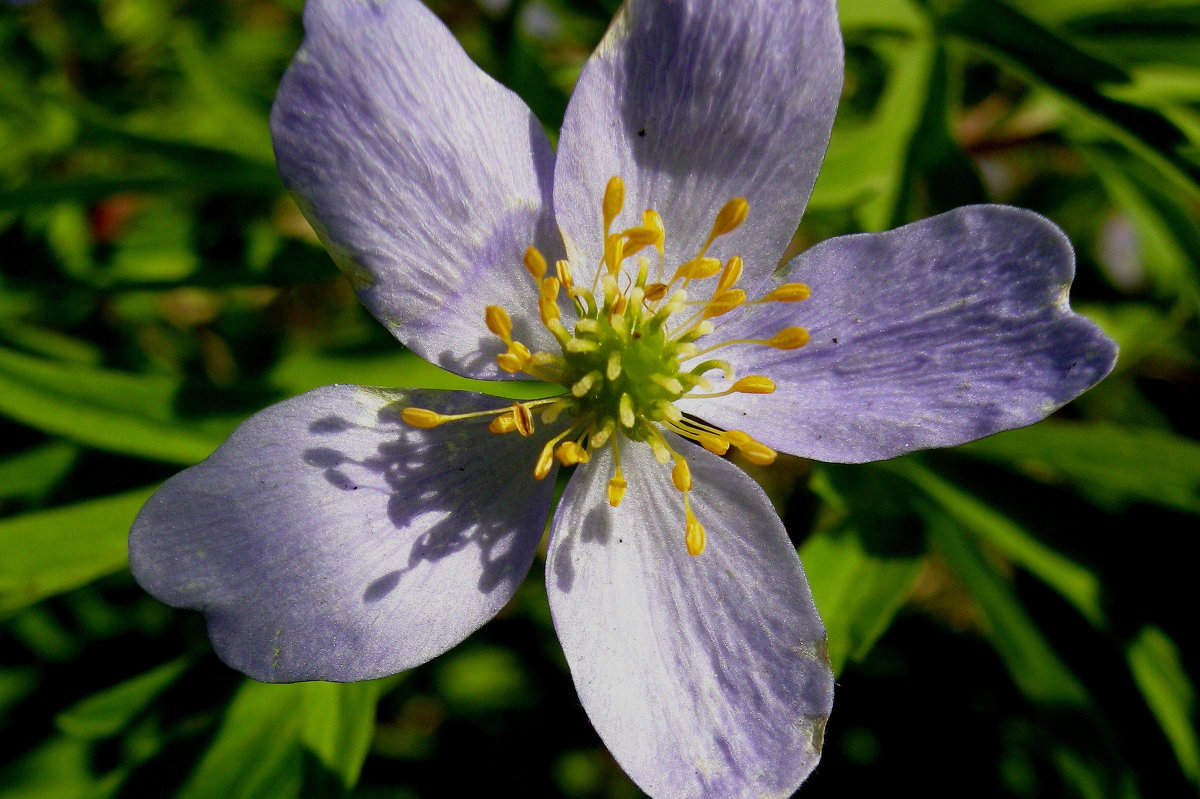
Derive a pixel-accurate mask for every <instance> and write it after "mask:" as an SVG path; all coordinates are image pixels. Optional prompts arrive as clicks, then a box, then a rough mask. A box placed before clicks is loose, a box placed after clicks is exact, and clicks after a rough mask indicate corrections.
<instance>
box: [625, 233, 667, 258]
mask: <svg viewBox="0 0 1200 799" xmlns="http://www.w3.org/2000/svg"><path fill="white" fill-rule="evenodd" d="M621 235H622V236H624V237H625V255H633V254H634V253H635V252H637V251H638V250H640V249H642V248H643V247H648V246H650V245H651V244H657V243H658V239H659V236H661V235H662V231H661V230H656V229H655V228H650V227H644V226H642V227H631V228H629V229H628V230H626V231H624V232H623V233H622V234H621Z"/></svg>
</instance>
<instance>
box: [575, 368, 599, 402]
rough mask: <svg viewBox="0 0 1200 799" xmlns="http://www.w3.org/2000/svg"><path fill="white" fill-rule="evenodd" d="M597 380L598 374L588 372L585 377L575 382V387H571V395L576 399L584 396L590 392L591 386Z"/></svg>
mask: <svg viewBox="0 0 1200 799" xmlns="http://www.w3.org/2000/svg"><path fill="white" fill-rule="evenodd" d="M599 379H600V373H599V372H588V373H587V374H586V375H584V376H583V377H581V378H579V379H578V380H576V381H575V385H573V386H571V394H573V395H574V396H576V397H582V396H583V395H584V394H586V393H588V392H589V391H591V390H592V386H594V385H596V381H597V380H599Z"/></svg>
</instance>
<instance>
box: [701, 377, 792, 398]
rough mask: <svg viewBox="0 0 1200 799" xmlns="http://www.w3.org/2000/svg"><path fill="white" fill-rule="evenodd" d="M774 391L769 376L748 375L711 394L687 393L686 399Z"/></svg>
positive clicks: (773, 385)
mask: <svg viewBox="0 0 1200 799" xmlns="http://www.w3.org/2000/svg"><path fill="white" fill-rule="evenodd" d="M774 391H775V381H773V380H772V379H771V378H769V377H763V376H762V375H749V376H747V377H743V378H740V379H738V380H737V381H736V382H735V383H734V384H733V385H732V386H730V387H729V388H727V389H725V390H724V391H717V392H714V393H712V394H688V395H687V398H688V399H712V398H713V397H725V396H728V395H730V394H770V393H772V392H774Z"/></svg>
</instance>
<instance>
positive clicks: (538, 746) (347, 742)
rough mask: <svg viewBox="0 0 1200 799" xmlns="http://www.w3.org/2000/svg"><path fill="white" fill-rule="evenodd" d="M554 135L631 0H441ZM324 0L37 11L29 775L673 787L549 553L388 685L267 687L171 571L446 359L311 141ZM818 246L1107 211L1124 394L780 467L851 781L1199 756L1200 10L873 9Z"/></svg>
mask: <svg viewBox="0 0 1200 799" xmlns="http://www.w3.org/2000/svg"><path fill="white" fill-rule="evenodd" d="M430 4H431V6H432V7H433V8H434V10H435V11H436V12H437V13H438V14H439V15H440V16H441V17H442V18H443V19H444V20H445V21H446V23H447V24H448V25H449V26H450V28H451V29H452V30H453V31H454V33H455V34H456V35H457V36H458V37H459V39H460V40H461V41H462V43H463V45H464V47H466V49H467V50H468V52H470V54H471V55H472V56H473V57H474V58H475V59H476V60H477V62H478V63H479V64H480V65H482V66H483V68H484V69H486V70H487V71H488V72H490V73H491V74H493V75H494V76H495V77H496V78H498V79H499V80H500V81H502V82H503V83H505V84H507V85H508V86H510V87H512V88H513V89H514V90H516V91H517V92H518V93H519V94H520V95H521V96H522V97H524V98H525V100H526V101H527V102H528V103H529V104H530V105H531V107H532V108H533V109H534V111H535V112H536V113H537V114H538V115H539V116H540V118H541V119H542V121H543V122H544V123H545V125H546V127H547V129H548V130H550V131H551V135H552V136H553V135H554V133H553V132H554V131H556V130H557V128H558V125H559V123H560V121H561V118H562V114H563V110H564V108H565V105H566V100H567V97H568V94H569V90H570V87H571V86H572V84H573V82H574V80H575V77H576V75H577V74H578V70H579V67H580V64H581V63H582V62H583V60H584V59H585V58H586V56H587V54H588V53H589V51H590V50H591V48H592V47H593V46H594V45H595V43H596V41H597V40H598V39H599V37H600V36H601V34H602V33H603V31H604V29H605V26H606V25H607V22H608V20H609V18H610V17H611V14H612V12H613V11H614V10H615V7H616V3H615V2H614V1H613V0H478V2H472V0H431V3H430ZM300 11H301V2H300V0H105V1H104V2H98V3H93V2H84V1H83V0H37V1H36V2H31V3H23V4H12V3H3V4H0V514H2V515H3V518H2V519H0V752H2V753H3V754H0V796H3V797H5V799H8V798H9V797H22V798H25V799H32V798H33V797H38V798H39V799H40V798H43V797H44V798H46V799H50V798H51V797H54V798H57V797H81V798H83V797H89V798H90V797H159V796H161V797H169V796H178V797H187V798H188V799H196V798H205V797H270V798H274V797H297V796H305V797H313V796H315V797H323V796H342V795H348V794H353V795H354V796H356V797H380V798H382V797H397V798H404V799H408V798H410V797H444V796H472V795H494V794H508V793H511V794H512V795H518V796H534V797H537V796H562V797H636V796H639V795H640V794H639V792H638V790H637V789H636V788H635V787H634V786H633V785H632V784H631V783H630V782H629V781H628V780H627V778H625V777H624V776H623V775H622V773H621V771H620V769H619V768H618V767H617V766H616V765H615V763H614V762H613V761H612V760H611V758H610V757H609V756H608V755H607V754H606V752H605V750H604V749H603V747H602V746H601V745H600V743H599V740H598V739H597V737H596V735H595V734H594V732H593V731H592V730H591V728H590V727H589V725H588V723H587V720H586V718H585V716H584V714H583V711H582V709H581V708H580V706H579V703H578V700H577V699H576V696H575V693H574V691H573V688H572V685H571V681H570V677H569V675H568V673H567V671H566V667H565V664H564V661H563V658H562V655H561V652H560V650H559V648H558V644H557V642H556V640H555V638H554V635H553V630H552V628H551V624H550V619H549V613H548V609H547V606H546V600H545V593H544V589H543V585H542V578H541V575H540V562H539V563H536V564H535V566H534V569H533V572H532V574H531V575H530V577H529V579H528V580H527V582H526V583H525V585H524V587H523V588H522V589H521V591H520V592H519V593H518V595H517V597H516V599H515V600H514V601H513V602H512V603H511V605H510V606H509V607H508V608H506V610H505V611H504V612H503V613H502V614H501V616H500V618H499V619H497V620H496V621H494V622H493V623H491V624H489V625H487V626H486V627H485V628H484V629H483V630H482V631H480V632H479V633H477V634H476V635H474V636H472V637H471V638H470V639H469V640H468V641H467V642H465V643H464V644H462V645H461V646H459V647H458V648H456V649H454V650H452V651H451V652H450V653H448V654H447V655H445V656H443V657H441V658H439V659H437V660H435V661H434V662H433V663H431V664H428V665H427V666H425V667H422V668H419V669H416V670H415V671H412V672H408V673H405V674H402V675H398V676H396V677H394V678H390V679H387V680H383V681H378V682H374V683H363V684H357V685H332V684H325V683H309V684H302V685H293V686H267V685H260V684H257V683H253V682H251V681H249V680H246V679H245V678H243V677H241V676H240V675H238V674H237V673H235V672H232V671H230V670H229V669H227V668H225V667H224V666H223V665H221V664H220V663H219V662H218V661H217V660H216V659H215V657H214V656H213V654H212V652H211V650H210V648H209V646H208V643H207V640H206V638H205V633H204V626H203V623H202V620H201V619H200V617H199V616H198V614H195V613H191V612H180V611H174V610H171V609H169V608H166V607H164V606H163V605H161V604H159V603H158V602H157V601H155V600H153V599H151V598H150V597H148V596H146V595H145V594H144V593H143V592H141V591H140V590H139V589H138V587H137V586H136V585H135V584H134V583H133V581H132V580H131V578H130V576H129V574H128V571H127V568H126V552H125V537H126V534H127V531H128V528H129V524H130V522H131V520H132V518H133V515H134V513H135V512H136V510H137V509H138V507H139V506H140V504H141V502H142V501H143V500H144V499H145V497H146V496H147V495H148V494H149V493H150V492H151V491H152V490H153V488H154V486H155V485H157V484H158V483H159V482H161V481H162V480H163V479H165V478H166V477H168V476H170V475H171V474H173V473H174V472H175V471H177V470H178V469H179V468H181V467H183V466H186V465H188V464H192V463H195V462H196V461H197V460H199V459H201V458H203V457H204V456H205V455H207V454H208V453H209V452H210V451H211V450H212V449H213V448H214V447H215V446H216V445H217V444H219V443H220V442H221V441H222V439H223V437H224V436H225V435H226V434H227V433H228V432H229V431H230V430H231V429H232V428H233V426H234V425H236V423H237V422H238V421H239V420H241V419H243V418H245V417H246V416H247V415H249V414H250V413H252V412H254V411H255V410H257V409H259V408H262V407H264V406H265V405H267V404H269V403H271V402H273V401H276V400H279V399H281V398H284V397H287V396H290V395H293V394H296V393H299V392H301V391H304V390H307V389H310V388H313V387H316V386H318V385H322V384H326V383H333V382H352V383H362V384H374V385H391V386H398V385H403V386H432V387H446V386H453V385H456V384H457V379H456V378H453V377H451V376H448V375H446V374H445V373H441V372H439V371H437V370H435V369H434V368H432V367H429V366H427V365H425V364H424V363H423V362H421V361H419V360H418V359H416V358H415V357H414V356H412V355H411V354H409V353H406V352H405V351H403V348H401V347H400V346H399V345H398V344H397V343H396V342H395V341H394V340H393V339H392V338H391V337H390V336H389V335H388V334H387V333H386V332H385V331H384V330H383V328H382V327H380V326H379V325H378V324H376V323H375V322H374V321H373V320H372V319H371V318H370V317H369V316H368V315H367V314H366V313H365V312H364V311H363V310H362V309H361V308H360V307H359V305H358V304H357V302H356V301H355V299H354V297H353V294H352V292H351V291H350V289H349V287H348V285H347V283H346V281H345V280H344V279H343V278H342V277H341V276H339V275H338V274H337V272H336V270H335V269H334V267H333V265H332V263H331V262H330V260H329V258H328V257H327V256H326V255H325V253H324V252H323V251H322V250H321V248H320V247H319V246H318V245H317V244H316V243H315V237H314V236H313V234H312V232H311V230H310V229H309V228H308V226H307V224H306V223H305V222H304V220H303V219H302V217H301V216H300V215H299V213H298V211H297V209H296V207H295V205H294V204H293V203H292V202H291V200H290V199H289V198H288V197H287V195H286V194H285V192H284V191H283V188H282V186H281V185H280V182H279V178H278V176H277V174H276V172H275V169H274V165H273V161H272V154H271V142H270V138H269V135H268V130H267V121H266V120H267V112H268V109H269V107H270V102H271V98H272V95H273V92H274V90H275V87H276V85H277V83H278V80H279V77H280V75H281V73H282V71H283V69H284V68H285V66H286V64H287V61H288V58H289V57H290V55H291V54H292V52H293V51H294V50H295V48H296V46H297V45H298V43H299V41H300V37H301V27H300V20H299V16H300ZM841 12H842V24H843V28H844V31H845V37H846V44H847V80H846V89H845V94H844V98H843V101H842V105H841V110H840V113H839V117H838V121H837V125H836V128H835V130H834V135H833V142H832V145H831V148H830V152H829V156H828V158H827V159H826V162H825V167H824V170H823V172H822V174H821V178H820V181H819V183H818V185H817V189H816V193H815V194H814V196H813V200H812V204H811V207H810V210H809V213H808V216H807V217H806V218H805V220H804V223H803V225H802V227H801V229H800V231H799V233H798V234H797V243H798V245H799V246H806V245H807V244H810V243H813V242H816V241H819V240H821V239H824V238H826V237H828V236H832V235H837V234H842V233H850V232H855V231H862V230H880V229H885V228H889V227H893V226H895V225H897V224H901V223H904V222H907V221H911V220H913V219H917V218H921V217H924V216H928V215H931V214H933V213H937V212H941V211H945V210H948V209H950V208H952V207H954V206H958V205H962V204H966V203H972V202H981V201H995V202H1005V203H1012V204H1015V205H1021V206H1026V207H1029V208H1032V209H1035V210H1037V211H1039V212H1041V213H1043V214H1045V215H1046V216H1048V217H1050V218H1051V219H1053V220H1055V221H1056V222H1057V223H1058V224H1059V225H1060V226H1062V227H1063V228H1064V229H1065V230H1066V232H1067V233H1068V235H1069V236H1070V237H1071V239H1072V240H1073V241H1074V242H1075V246H1076V248H1077V250H1078V258H1079V274H1078V279H1077V281H1076V284H1075V288H1074V291H1073V302H1074V306H1075V307H1076V308H1077V309H1078V310H1081V311H1083V312H1085V313H1087V314H1088V315H1089V316H1091V317H1092V318H1093V319H1095V320H1096V321H1098V322H1099V323H1100V324H1101V325H1103V326H1104V328H1105V329H1106V330H1107V331H1108V332H1109V333H1110V334H1111V335H1112V336H1114V337H1115V338H1116V339H1117V340H1118V341H1119V343H1120V345H1121V348H1122V349H1121V359H1120V362H1119V363H1118V365H1117V368H1116V371H1115V372H1114V373H1113V375H1112V376H1111V377H1109V378H1108V379H1107V380H1106V381H1105V382H1104V383H1102V384H1101V385H1100V386H1099V387H1097V388H1096V389H1094V390H1092V391H1091V392H1090V393H1088V394H1087V395H1085V396H1084V397H1082V398H1081V399H1080V400H1078V401H1077V402H1075V403H1073V404H1072V405H1071V406H1069V407H1068V408H1066V409H1064V410H1063V411H1062V412H1060V413H1059V414H1057V415H1056V416H1055V417H1054V418H1052V419H1050V420H1048V421H1046V422H1043V423H1041V424H1039V425H1036V426H1034V427H1032V428H1029V429H1026V430H1020V431H1015V432H1011V433H1005V434H1001V435H998V436H994V437H992V438H989V439H986V440H984V441H981V442H978V443H975V444H972V445H969V446H966V447H962V448H960V449H958V450H954V451H944V452H934V453H924V454H920V455H914V456H910V457H906V458H902V459H898V460H895V461H891V462H886V463H881V464H876V465H870V466H856V467H842V466H838V467H832V466H825V465H821V464H814V463H809V462H806V461H801V460H798V459H785V458H781V460H780V461H779V462H778V463H777V464H776V465H775V466H773V467H771V468H767V469H755V468H753V467H750V468H751V470H752V472H753V473H754V474H755V476H756V477H758V478H759V479H760V480H761V481H762V482H763V484H764V485H765V486H766V487H767V489H768V491H769V493H770V494H771V496H772V498H773V500H774V501H775V502H776V503H777V506H778V508H779V510H780V512H781V514H782V515H783V517H784V519H785V521H786V523H787V525H788V529H789V530H790V532H791V534H792V536H793V537H794V539H795V541H796V544H797V546H798V547H799V548H800V551H801V555H802V557H803V559H804V563H805V566H806V568H807V570H808V574H809V577H810V579H811V581H812V584H813V588H814V592H815V594H816V599H817V604H818V606H819V608H820V610H821V612H822V615H823V617H824V619H825V622H826V624H827V626H828V628H829V639H830V647H831V653H832V656H833V658H834V661H835V667H836V668H837V669H838V673H839V678H838V683H839V691H838V694H837V699H836V703H835V709H834V716H833V718H832V720H831V721H830V724H829V727H828V733H827V738H826V746H825V753H824V760H823V762H822V764H821V765H820V767H819V768H818V770H817V772H816V773H815V774H814V775H813V777H812V778H811V779H810V780H809V782H808V783H807V784H806V785H805V786H804V787H803V788H802V789H801V795H803V796H805V797H810V799H815V798H816V797H846V796H852V797H853V796H866V795H870V794H868V792H872V793H882V794H884V795H896V794H908V793H912V794H915V795H921V796H932V797H941V796H972V797H991V796H996V797H1057V796H1063V797H1084V798H1086V799H1093V798H1095V799H1103V798H1104V797H1146V798H1149V797H1179V796H1189V795H1196V793H1197V786H1198V785H1200V744H1198V739H1197V732H1196V729H1197V724H1196V720H1197V715H1196V694H1195V688H1194V684H1193V683H1194V681H1193V679H1192V675H1193V674H1195V673H1196V665H1197V657H1198V653H1197V636H1196V622H1195V616H1196V608H1197V604H1198V603H1197V598H1196V597H1197V578H1196V573H1197V568H1196V562H1195V560H1193V559H1192V558H1191V557H1189V556H1188V555H1187V552H1188V544H1189V543H1190V539H1193V538H1195V536H1196V532H1197V519H1196V515H1197V513H1198V512H1200V444H1198V443H1197V441H1196V439H1197V437H1198V436H1200V422H1198V419H1197V411H1198V410H1200V403H1198V402H1197V395H1198V393H1200V392H1198V391H1197V388H1198V386H1200V368H1198V355H1200V346H1198V338H1197V321H1196V314H1197V303H1198V300H1200V270H1198V264H1200V225H1198V220H1200V155H1198V153H1200V151H1198V149H1197V142H1198V141H1200V4H1197V3H1195V2H1194V0H1164V1H1162V2H1154V1H1153V0H1143V1H1141V2H1138V1H1137V0H1008V1H1007V2H1005V1H1004V0H925V1H924V2H908V1H907V0H844V2H842V4H841Z"/></svg>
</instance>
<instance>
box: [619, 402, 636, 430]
mask: <svg viewBox="0 0 1200 799" xmlns="http://www.w3.org/2000/svg"><path fill="white" fill-rule="evenodd" d="M617 414H618V415H619V416H620V417H621V425H622V426H623V427H633V425H634V423H635V422H637V418H636V417H635V416H634V415H633V399H632V398H631V397H630V396H629V394H622V395H621V399H620V400H618V402H617Z"/></svg>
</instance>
